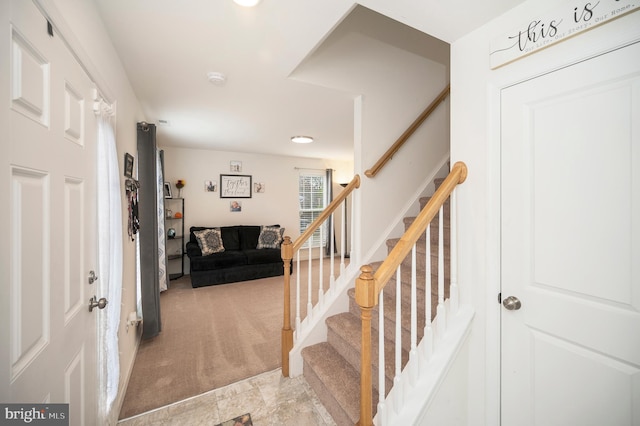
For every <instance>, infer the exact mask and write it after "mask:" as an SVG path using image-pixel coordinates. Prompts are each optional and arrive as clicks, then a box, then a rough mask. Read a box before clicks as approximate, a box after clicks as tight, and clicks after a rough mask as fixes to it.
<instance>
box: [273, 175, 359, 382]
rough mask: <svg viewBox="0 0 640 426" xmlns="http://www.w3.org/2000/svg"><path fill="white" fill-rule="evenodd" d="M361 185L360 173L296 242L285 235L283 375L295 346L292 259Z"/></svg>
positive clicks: (283, 257)
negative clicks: (292, 310)
mask: <svg viewBox="0 0 640 426" xmlns="http://www.w3.org/2000/svg"><path fill="white" fill-rule="evenodd" d="M359 187H360V175H355V176H354V177H353V179H351V182H349V183H348V184H347V186H345V187H344V189H343V190H342V191H340V194H338V196H337V197H336V198H334V199H333V201H331V203H329V205H328V206H327V207H326V208H325V209H324V210H323V211H322V213H320V216H318V217H317V218H316V219H315V220H314V221H313V222H311V224H310V225H309V226H308V227H307V229H306V230H305V231H304V232H303V233H302V235H300V236H299V237H298V238H296V240H295V242H291V237H289V236H286V237H284V241H283V242H282V246H281V247H280V253H281V255H282V262H283V264H284V312H283V321H282V322H283V324H282V333H281V350H282V375H283V376H284V377H289V352H290V351H291V349H292V348H293V329H292V328H291V260H292V259H293V255H294V253H296V252H297V251H298V250H299V249H300V248H301V247H302V245H303V244H304V243H305V242H306V241H307V240H308V239H309V238H311V236H312V235H313V233H314V232H315V231H316V229H318V228H319V227H320V226H321V225H322V224H323V223H324V221H325V220H327V218H328V217H329V216H330V215H331V214H332V213H333V212H334V211H336V210H337V209H338V207H339V206H340V204H341V203H342V202H343V201H344V200H345V199H346V198H347V197H348V196H349V195H350V194H351V193H352V192H353V190H354V189H356V188H359Z"/></svg>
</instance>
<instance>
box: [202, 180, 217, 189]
mask: <svg viewBox="0 0 640 426" xmlns="http://www.w3.org/2000/svg"><path fill="white" fill-rule="evenodd" d="M217 185H218V183H217V182H216V181H214V180H205V181H204V190H205V191H207V192H216V191H217V189H218V188H217Z"/></svg>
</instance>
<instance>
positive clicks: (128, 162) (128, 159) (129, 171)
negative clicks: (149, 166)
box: [124, 152, 133, 178]
mask: <svg viewBox="0 0 640 426" xmlns="http://www.w3.org/2000/svg"><path fill="white" fill-rule="evenodd" d="M124 175H125V176H126V177H128V178H130V177H133V155H131V154H129V153H128V152H125V154H124Z"/></svg>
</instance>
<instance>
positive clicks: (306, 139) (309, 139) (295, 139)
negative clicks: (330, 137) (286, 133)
mask: <svg viewBox="0 0 640 426" xmlns="http://www.w3.org/2000/svg"><path fill="white" fill-rule="evenodd" d="M291 142H293V143H311V142H313V138H312V137H311V136H293V137H292V138H291Z"/></svg>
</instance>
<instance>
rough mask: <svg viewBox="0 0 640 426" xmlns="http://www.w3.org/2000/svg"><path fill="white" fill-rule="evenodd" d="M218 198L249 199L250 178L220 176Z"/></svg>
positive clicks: (243, 176) (246, 176)
mask: <svg viewBox="0 0 640 426" xmlns="http://www.w3.org/2000/svg"><path fill="white" fill-rule="evenodd" d="M220 198H251V176H249V175H220Z"/></svg>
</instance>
